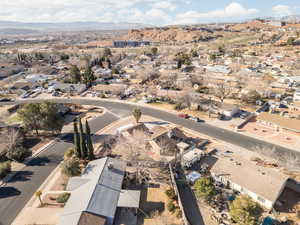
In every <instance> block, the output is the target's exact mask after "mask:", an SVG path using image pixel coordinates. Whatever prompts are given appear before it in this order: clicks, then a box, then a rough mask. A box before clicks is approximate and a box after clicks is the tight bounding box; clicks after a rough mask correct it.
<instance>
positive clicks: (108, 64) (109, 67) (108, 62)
mask: <svg viewBox="0 0 300 225" xmlns="http://www.w3.org/2000/svg"><path fill="white" fill-rule="evenodd" d="M106 63H107V68H108V69H111V68H112V66H111V61H110V59H109V58H106Z"/></svg>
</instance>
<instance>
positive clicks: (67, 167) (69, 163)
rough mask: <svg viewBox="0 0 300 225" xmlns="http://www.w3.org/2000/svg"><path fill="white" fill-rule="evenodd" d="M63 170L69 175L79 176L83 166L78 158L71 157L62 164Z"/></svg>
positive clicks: (63, 172)
mask: <svg viewBox="0 0 300 225" xmlns="http://www.w3.org/2000/svg"><path fill="white" fill-rule="evenodd" d="M61 172H62V174H64V175H66V176H67V177H74V176H79V175H80V174H81V168H80V163H79V161H78V159H75V158H71V159H68V160H65V161H64V162H63V163H62V165H61Z"/></svg>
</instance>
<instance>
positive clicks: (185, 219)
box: [169, 164, 190, 225]
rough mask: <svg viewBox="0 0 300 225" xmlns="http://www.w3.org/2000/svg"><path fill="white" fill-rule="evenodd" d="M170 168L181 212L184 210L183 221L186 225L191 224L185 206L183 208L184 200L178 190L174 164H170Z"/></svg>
mask: <svg viewBox="0 0 300 225" xmlns="http://www.w3.org/2000/svg"><path fill="white" fill-rule="evenodd" d="M169 170H170V174H171V181H172V186H173V188H174V191H175V193H176V195H177V198H178V205H179V207H180V209H181V212H182V219H183V223H184V225H190V223H189V221H188V219H187V217H186V215H185V212H184V208H183V205H182V202H181V197H180V193H179V191H178V188H177V184H176V181H175V176H174V173H173V169H172V165H171V164H169Z"/></svg>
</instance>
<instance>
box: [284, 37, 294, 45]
mask: <svg viewBox="0 0 300 225" xmlns="http://www.w3.org/2000/svg"><path fill="white" fill-rule="evenodd" d="M294 43H295V38H293V37H289V38H288V40H287V41H286V44H287V45H290V46H292V45H294Z"/></svg>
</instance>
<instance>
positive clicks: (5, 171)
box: [0, 161, 11, 179]
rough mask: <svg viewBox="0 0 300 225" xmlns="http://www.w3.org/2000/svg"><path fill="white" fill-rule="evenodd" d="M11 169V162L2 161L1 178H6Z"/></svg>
mask: <svg viewBox="0 0 300 225" xmlns="http://www.w3.org/2000/svg"><path fill="white" fill-rule="evenodd" d="M10 171H11V165H10V162H9V161H7V162H3V163H0V179H2V178H4V177H5V176H6V175H7V174H8V173H9V172H10Z"/></svg>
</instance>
